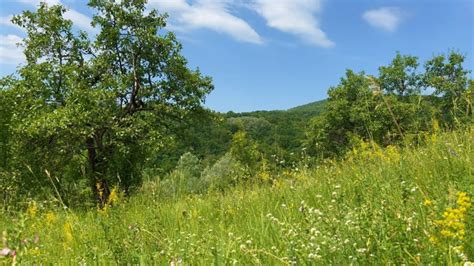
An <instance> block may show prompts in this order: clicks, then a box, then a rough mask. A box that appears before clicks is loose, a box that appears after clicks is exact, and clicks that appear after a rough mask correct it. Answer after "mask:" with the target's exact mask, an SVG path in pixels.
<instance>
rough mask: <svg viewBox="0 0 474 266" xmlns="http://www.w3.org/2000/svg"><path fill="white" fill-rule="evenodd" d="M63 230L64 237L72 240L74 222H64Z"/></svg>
mask: <svg viewBox="0 0 474 266" xmlns="http://www.w3.org/2000/svg"><path fill="white" fill-rule="evenodd" d="M63 231H64V238H65V240H66V242H67V243H69V242H72V240H73V235H72V224H71V223H70V222H69V221H68V222H66V223H64V226H63Z"/></svg>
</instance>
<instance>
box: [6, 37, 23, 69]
mask: <svg viewBox="0 0 474 266" xmlns="http://www.w3.org/2000/svg"><path fill="white" fill-rule="evenodd" d="M21 41H22V38H21V37H20V36H17V35H12V34H9V35H0V64H5V65H18V64H19V63H22V62H24V61H25V56H24V55H23V49H22V48H21V47H18V46H17V43H20V42H21Z"/></svg>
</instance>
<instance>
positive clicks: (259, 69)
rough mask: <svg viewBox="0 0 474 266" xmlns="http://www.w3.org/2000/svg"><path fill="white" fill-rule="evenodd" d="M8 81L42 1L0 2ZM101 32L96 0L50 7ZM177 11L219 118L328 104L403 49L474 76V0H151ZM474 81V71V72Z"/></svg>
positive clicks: (180, 31) (173, 23)
mask: <svg viewBox="0 0 474 266" xmlns="http://www.w3.org/2000/svg"><path fill="white" fill-rule="evenodd" d="M0 2H1V6H0V76H3V75H7V74H10V73H13V72H14V71H15V69H16V66H17V65H18V64H20V63H21V62H22V61H23V57H22V55H21V48H17V47H16V46H15V43H16V42H19V41H20V40H21V38H22V37H23V36H24V32H23V31H22V30H21V29H18V28H16V27H14V26H12V25H11V24H10V22H9V19H10V16H11V15H12V14H17V13H19V12H21V10H24V9H30V10H34V9H35V7H36V6H37V4H38V3H39V2H40V1H38V0H0ZM47 2H48V3H50V4H55V3H61V4H64V5H65V6H67V7H68V8H69V9H70V11H69V12H68V13H66V17H67V18H69V19H71V20H72V21H73V22H75V25H77V28H80V29H83V30H86V31H88V32H90V33H91V34H93V33H94V29H92V28H91V27H90V25H89V21H90V17H91V15H92V12H93V11H92V10H89V9H88V7H87V5H86V3H87V1H86V0H47ZM149 8H157V9H158V10H160V11H166V12H168V13H169V14H170V19H169V29H170V30H173V31H175V32H176V34H177V36H178V38H179V39H180V40H181V42H182V43H183V46H184V49H183V53H184V55H185V56H186V57H187V58H188V60H189V64H190V66H191V67H199V68H200V69H201V71H202V72H203V73H204V74H206V75H209V76H211V77H213V80H214V85H215V90H214V91H213V92H212V93H211V95H209V97H208V98H207V101H206V106H208V107H209V108H211V109H214V110H217V111H229V110H232V111H252V110H273V109H287V108H290V107H294V106H297V105H301V104H305V103H308V102H312V101H315V100H319V99H324V98H326V95H327V94H326V92H327V89H328V88H329V87H330V86H335V85H337V84H338V83H339V80H340V78H341V77H342V76H343V75H344V72H345V70H346V69H348V68H350V69H353V70H356V71H361V70H364V71H366V72H367V73H371V74H376V73H377V68H378V67H379V66H380V65H385V64H388V63H389V62H390V60H391V59H392V58H393V57H394V55H395V53H396V51H400V52H401V53H402V54H411V55H416V56H419V57H420V60H421V61H424V60H426V59H428V58H430V57H432V56H433V55H437V54H439V53H446V52H448V51H449V50H457V51H459V52H462V53H464V54H466V56H467V61H466V64H465V66H466V68H468V69H474V67H473V66H474V60H473V54H474V48H473V46H474V1H472V0H390V1H388V0H387V1H384V0H149ZM471 77H472V74H471Z"/></svg>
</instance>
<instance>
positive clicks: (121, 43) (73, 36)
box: [2, 0, 213, 204]
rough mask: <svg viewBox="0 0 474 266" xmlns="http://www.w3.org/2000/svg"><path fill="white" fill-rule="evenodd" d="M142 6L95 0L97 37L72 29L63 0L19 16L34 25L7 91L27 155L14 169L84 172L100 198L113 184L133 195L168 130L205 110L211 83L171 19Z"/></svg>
mask: <svg viewBox="0 0 474 266" xmlns="http://www.w3.org/2000/svg"><path fill="white" fill-rule="evenodd" d="M145 4H146V1H144V0H143V1H142V0H122V1H119V2H116V1H109V0H100V1H99V0H91V1H90V2H89V5H90V6H91V7H92V8H94V9H96V10H97V13H96V15H94V18H93V23H92V24H93V26H94V27H95V28H97V29H100V32H99V33H98V35H97V36H96V38H95V40H94V41H91V40H90V39H89V38H88V36H87V35H86V34H85V33H84V32H79V33H76V32H75V31H73V29H72V26H73V25H72V22H71V21H70V20H67V19H65V18H64V17H63V15H64V12H65V11H66V10H65V9H64V8H63V7H62V6H59V5H56V6H51V7H49V6H47V5H46V4H44V3H42V4H41V5H40V7H39V9H38V11H36V12H31V11H25V12H23V14H21V15H19V16H15V17H14V19H13V22H15V23H16V24H17V25H19V26H20V27H23V28H25V29H26V31H27V37H26V38H25V39H24V41H23V45H24V47H25V55H26V58H27V64H26V65H25V66H23V67H21V68H20V69H19V76H18V78H17V79H16V80H15V82H12V84H11V85H10V86H8V88H6V89H4V90H2V94H3V93H6V92H9V91H10V92H12V93H13V94H14V95H17V97H16V100H14V101H13V102H12V103H11V105H12V106H13V117H14V118H13V119H12V122H11V124H12V125H13V130H14V131H15V136H17V137H16V139H15V140H14V141H15V143H16V145H15V148H16V153H17V154H21V153H23V152H26V151H28V153H29V156H24V157H22V158H19V160H22V162H21V163H20V162H19V161H18V162H17V163H16V165H15V166H16V167H17V168H21V166H22V164H28V165H31V167H32V168H33V169H32V170H33V171H34V172H35V173H43V172H44V169H48V170H49V171H50V172H51V174H52V175H59V174H61V173H67V172H68V171H72V172H73V173H71V174H72V176H75V177H73V178H72V179H74V178H77V177H76V176H81V175H80V174H81V173H84V172H85V174H84V175H85V176H86V178H87V179H88V180H89V184H90V185H91V186H92V187H93V190H95V192H96V194H97V196H98V198H99V200H100V201H101V203H102V204H103V203H104V202H105V200H106V198H107V191H108V183H110V182H117V183H120V185H121V186H123V187H124V188H125V189H126V190H127V191H128V190H129V189H130V188H132V187H133V186H134V185H137V184H138V183H139V182H140V180H141V171H140V170H141V168H142V166H143V162H144V159H145V157H146V155H147V154H149V153H150V152H152V151H156V149H159V148H160V145H161V140H162V139H163V137H164V136H163V132H164V131H163V130H162V129H163V127H166V125H167V124H168V123H171V122H174V121H176V120H179V119H181V118H183V117H184V116H186V115H187V114H188V113H192V111H193V110H196V109H199V107H200V105H201V103H202V102H203V101H204V98H205V96H206V94H208V93H209V92H210V91H211V90H212V88H213V86H212V84H211V79H210V78H208V77H203V76H202V75H201V73H200V72H199V70H190V69H189V68H188V67H187V66H186V65H187V61H186V59H185V58H184V57H183V56H182V55H181V45H180V43H179V42H178V41H177V40H176V38H175V36H174V35H173V33H171V32H167V33H165V32H162V31H163V28H164V27H165V25H166V23H165V20H166V16H164V15H159V14H158V13H157V11H156V10H152V11H150V12H147V11H146V10H145ZM20 99H21V100H20ZM68 169H69V170H68ZM80 169H84V171H81V170H80ZM25 179H26V178H25ZM44 179H45V178H44V176H43V178H39V180H44ZM62 181H64V180H62ZM72 181H74V180H72ZM41 182H42V181H40V183H41ZM58 183H59V182H58ZM39 185H41V184H39ZM60 190H61V189H60Z"/></svg>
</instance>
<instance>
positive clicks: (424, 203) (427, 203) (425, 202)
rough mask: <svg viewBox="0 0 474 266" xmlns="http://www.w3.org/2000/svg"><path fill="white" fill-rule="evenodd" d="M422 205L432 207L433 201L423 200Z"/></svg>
mask: <svg viewBox="0 0 474 266" xmlns="http://www.w3.org/2000/svg"><path fill="white" fill-rule="evenodd" d="M423 205H425V206H431V205H433V201H431V200H429V199H425V201H423Z"/></svg>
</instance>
